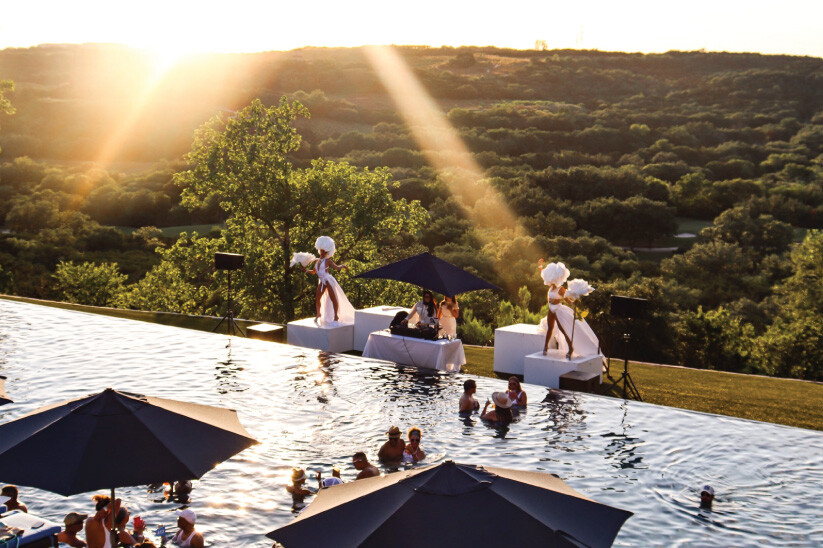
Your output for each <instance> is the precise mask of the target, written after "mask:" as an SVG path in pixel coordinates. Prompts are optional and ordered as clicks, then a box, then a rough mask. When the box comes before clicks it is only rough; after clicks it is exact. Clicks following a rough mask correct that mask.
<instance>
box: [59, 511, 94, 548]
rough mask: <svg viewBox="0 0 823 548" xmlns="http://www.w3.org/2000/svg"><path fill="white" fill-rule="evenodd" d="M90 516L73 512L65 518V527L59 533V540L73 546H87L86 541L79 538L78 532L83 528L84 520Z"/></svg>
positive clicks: (78, 547) (83, 547)
mask: <svg viewBox="0 0 823 548" xmlns="http://www.w3.org/2000/svg"><path fill="white" fill-rule="evenodd" d="M87 517H88V516H87V515H85V514H78V513H77V512H72V513H70V514H68V515H67V516H66V517H65V519H63V525H65V526H66V527H65V529H63V530H62V531H60V532H59V533H57V542H59V543H60V544H67V545H69V546H71V547H72V548H85V546H86V543H85V542H84V541H82V540H80V539H79V538H77V533H79V532H80V531H82V530H83V522H84V521H86V518H87Z"/></svg>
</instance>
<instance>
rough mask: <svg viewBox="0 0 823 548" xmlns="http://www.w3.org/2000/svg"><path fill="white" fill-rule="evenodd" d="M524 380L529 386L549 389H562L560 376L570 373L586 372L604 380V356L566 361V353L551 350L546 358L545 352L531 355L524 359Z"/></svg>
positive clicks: (577, 357)
mask: <svg viewBox="0 0 823 548" xmlns="http://www.w3.org/2000/svg"><path fill="white" fill-rule="evenodd" d="M523 364H524V365H523V375H524V380H525V381H526V382H527V383H529V384H539V385H541V386H548V387H549V388H560V375H564V374H566V373H568V372H569V371H585V372H586V373H597V374H598V375H600V378H601V380H602V379H603V355H602V354H596V355H594V356H574V357H572V359H571V360H567V359H566V355H565V353H564V352H562V351H560V350H549V353H548V355H546V356H544V355H543V351H542V350H541V351H540V352H535V353H534V354H529V355H528V356H526V357H525V358H524V359H523Z"/></svg>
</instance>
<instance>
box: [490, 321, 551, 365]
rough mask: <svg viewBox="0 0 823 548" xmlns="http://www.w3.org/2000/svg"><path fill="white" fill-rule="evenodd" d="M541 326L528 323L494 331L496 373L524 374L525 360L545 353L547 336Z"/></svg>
mask: <svg viewBox="0 0 823 548" xmlns="http://www.w3.org/2000/svg"><path fill="white" fill-rule="evenodd" d="M538 328H539V326H537V325H531V324H527V323H518V324H514V325H507V326H506V327H500V328H498V329H495V330H494V371H495V372H497V373H508V374H510V375H522V374H523V358H524V357H526V356H527V355H529V354H533V353H534V352H541V353H542V352H543V345H544V344H545V343H546V334H545V333H540V332H539V331H538Z"/></svg>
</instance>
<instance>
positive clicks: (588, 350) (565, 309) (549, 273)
mask: <svg viewBox="0 0 823 548" xmlns="http://www.w3.org/2000/svg"><path fill="white" fill-rule="evenodd" d="M538 267H539V268H540V276H541V277H542V278H543V283H544V284H546V285H547V286H549V294H548V299H549V312H548V314H546V317H545V318H543V320H542V321H541V322H540V330H541V331H542V330H545V332H546V342H545V344H544V345H543V355H546V354H547V353H548V350H549V343H550V342H551V341H552V340H555V341H557V347H558V348H559V349H560V350H561V351H564V350H565V351H566V359H571V357H572V354H573V353H576V354H577V355H579V356H590V355H596V354H599V353H600V341H599V340H598V339H597V335H595V334H594V331H592V328H591V327H589V324H588V323H587V322H586V321H585V320H576V319H575V317H574V310H572V309H571V308H570V307H569V306H566V304H569V305H572V306H573V305H574V301H573V300H572V299H570V298H569V297H568V296H567V295H566V288H564V287H563V284H564V283H566V280H567V279H568V278H569V269H568V268H566V266H565V265H564V264H563V263H549V264H548V265H546V267H545V268H543V259H540V262H539V264H538ZM575 282H576V283H577V281H576V280H575ZM589 289H591V288H589ZM564 303H565V304H564ZM572 333H573V334H574V344H572Z"/></svg>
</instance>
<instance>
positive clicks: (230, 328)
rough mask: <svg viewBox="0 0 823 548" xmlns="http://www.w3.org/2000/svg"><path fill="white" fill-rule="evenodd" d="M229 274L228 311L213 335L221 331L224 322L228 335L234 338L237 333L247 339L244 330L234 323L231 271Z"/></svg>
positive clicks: (213, 331)
mask: <svg viewBox="0 0 823 548" xmlns="http://www.w3.org/2000/svg"><path fill="white" fill-rule="evenodd" d="M227 272H228V275H229V277H228V282H227V286H228V287H227V289H228V291H227V292H228V307H227V309H226V314H225V315H224V316H223V317H222V318H221V319H220V323H218V324H217V326H216V327H215V328H214V329H213V330H212V333H216V332H217V330H218V329H220V326H221V325H223V322H226V333H227V334H229V335H232V336H234V335H236V334H237V333H239V334H240V335H242V336H243V337H245V336H246V333H245V332H244V331H243V329H242V328H241V327H240V326H239V325H237V322H236V321H234V310H233V307H234V301H233V300H232V298H231V270H228V271H227Z"/></svg>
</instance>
